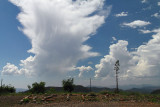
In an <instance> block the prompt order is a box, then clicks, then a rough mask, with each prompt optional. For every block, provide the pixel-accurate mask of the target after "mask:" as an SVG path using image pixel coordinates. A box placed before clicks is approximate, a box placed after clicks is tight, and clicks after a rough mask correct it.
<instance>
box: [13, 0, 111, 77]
mask: <svg viewBox="0 0 160 107" xmlns="http://www.w3.org/2000/svg"><path fill="white" fill-rule="evenodd" d="M10 2H12V3H13V4H14V5H16V6H18V7H19V8H20V10H21V12H20V13H19V14H18V17H17V19H18V20H19V22H20V23H21V24H22V26H23V27H22V28H20V29H21V31H23V33H24V34H25V35H26V36H27V37H28V38H29V39H30V42H31V45H32V48H31V49H30V50H28V52H30V53H33V54H34V56H30V57H28V58H27V59H25V60H21V63H20V66H21V68H19V71H21V72H25V73H24V74H41V75H52V74H55V73H62V74H63V73H66V72H68V71H71V70H72V68H73V66H76V64H77V63H78V61H79V60H82V59H85V58H89V57H94V56H97V55H99V54H98V53H97V52H92V51H91V49H92V47H90V46H88V45H87V44H83V43H84V42H85V41H86V40H87V39H89V38H90V36H91V35H93V34H95V33H96V30H97V29H98V28H99V27H100V26H101V25H102V24H103V23H104V22H105V18H106V17H107V15H108V14H109V12H110V9H111V7H108V8H107V9H106V10H104V8H103V7H104V0H76V1H72V0H10ZM92 13H93V14H92ZM91 14H92V15H91Z"/></svg>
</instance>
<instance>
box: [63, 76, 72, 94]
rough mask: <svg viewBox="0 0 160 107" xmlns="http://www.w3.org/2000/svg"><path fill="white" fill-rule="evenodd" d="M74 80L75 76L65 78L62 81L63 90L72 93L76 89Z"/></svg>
mask: <svg viewBox="0 0 160 107" xmlns="http://www.w3.org/2000/svg"><path fill="white" fill-rule="evenodd" d="M73 81H74V79H73V78H69V79H67V80H63V81H62V86H63V90H64V91H67V92H70V93H71V92H72V91H73V90H74V84H73Z"/></svg>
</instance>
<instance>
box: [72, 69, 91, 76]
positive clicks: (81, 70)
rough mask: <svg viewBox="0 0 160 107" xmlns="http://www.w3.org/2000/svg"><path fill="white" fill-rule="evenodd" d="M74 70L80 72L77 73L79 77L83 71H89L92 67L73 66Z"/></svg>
mask: <svg viewBox="0 0 160 107" xmlns="http://www.w3.org/2000/svg"><path fill="white" fill-rule="evenodd" d="M74 70H79V71H80V73H79V75H78V76H79V77H81V76H82V75H83V73H84V72H88V71H91V70H93V68H92V67H91V66H88V67H86V66H81V67H76V68H74Z"/></svg>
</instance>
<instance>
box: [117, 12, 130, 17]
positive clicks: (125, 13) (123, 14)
mask: <svg viewBox="0 0 160 107" xmlns="http://www.w3.org/2000/svg"><path fill="white" fill-rule="evenodd" d="M115 16H116V17H123V16H128V12H121V13H119V14H116V15H115Z"/></svg>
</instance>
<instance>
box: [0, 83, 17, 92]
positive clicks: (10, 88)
mask: <svg viewBox="0 0 160 107" xmlns="http://www.w3.org/2000/svg"><path fill="white" fill-rule="evenodd" d="M15 91H16V89H15V88H14V86H11V85H7V86H5V85H3V86H2V87H0V93H15Z"/></svg>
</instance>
